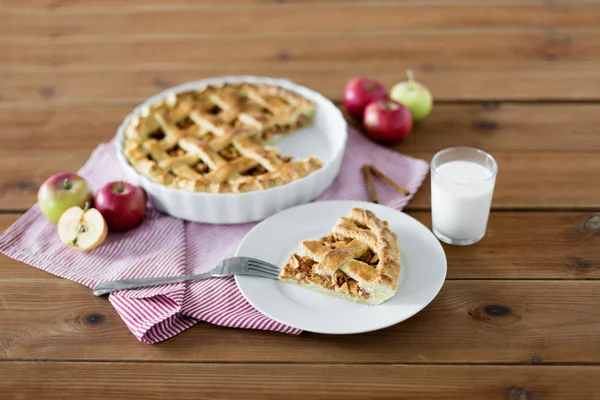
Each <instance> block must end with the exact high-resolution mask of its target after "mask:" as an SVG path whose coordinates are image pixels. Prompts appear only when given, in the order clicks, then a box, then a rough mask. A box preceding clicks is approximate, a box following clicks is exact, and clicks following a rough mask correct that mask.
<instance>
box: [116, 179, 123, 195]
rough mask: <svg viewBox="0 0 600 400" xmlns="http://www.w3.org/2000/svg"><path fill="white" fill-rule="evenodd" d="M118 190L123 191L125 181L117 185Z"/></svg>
mask: <svg viewBox="0 0 600 400" xmlns="http://www.w3.org/2000/svg"><path fill="white" fill-rule="evenodd" d="M117 192H119V193H123V181H119V183H118V186H117Z"/></svg>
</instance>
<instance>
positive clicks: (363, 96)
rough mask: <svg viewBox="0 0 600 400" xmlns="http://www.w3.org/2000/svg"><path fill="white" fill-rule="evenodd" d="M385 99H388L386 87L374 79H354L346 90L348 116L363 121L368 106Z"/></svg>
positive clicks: (345, 102) (345, 100)
mask: <svg viewBox="0 0 600 400" xmlns="http://www.w3.org/2000/svg"><path fill="white" fill-rule="evenodd" d="M385 98H387V91H386V90H385V87H384V86H383V85H382V84H381V83H380V82H379V81H377V80H375V79H372V78H364V77H358V78H354V79H352V80H351V81H350V82H348V84H347V85H346V87H345V88H344V107H346V111H347V112H348V114H350V115H351V116H352V117H353V118H356V119H357V120H358V121H361V120H362V118H363V113H364V111H365V107H367V104H369V103H370V102H372V101H375V100H381V99H385Z"/></svg>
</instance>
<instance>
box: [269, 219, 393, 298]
mask: <svg viewBox="0 0 600 400" xmlns="http://www.w3.org/2000/svg"><path fill="white" fill-rule="evenodd" d="M301 246H302V248H303V250H304V253H305V255H303V256H302V255H299V254H292V255H291V256H290V259H289V261H288V263H287V265H286V266H285V267H284V268H283V270H282V271H281V274H280V275H279V279H281V280H282V281H284V282H287V283H295V284H298V285H301V286H305V287H308V288H310V289H314V290H317V291H319V292H323V293H326V294H330V295H333V296H336V297H341V298H344V299H346V300H352V301H355V302H358V303H363V304H372V305H376V304H381V303H383V302H384V301H386V300H388V299H389V298H391V297H392V296H393V295H394V294H395V293H396V290H397V289H398V277H399V276H400V249H399V248H398V238H397V236H396V234H395V233H394V232H392V231H391V230H390V228H389V226H388V223H387V221H382V220H380V219H379V218H377V216H376V215H375V214H374V213H373V212H371V211H368V210H363V209H361V208H354V209H352V211H351V212H350V214H349V215H348V217H341V218H340V219H339V221H338V222H337V224H336V225H335V226H334V227H333V228H332V230H331V234H330V235H328V236H325V237H322V238H321V239H318V240H304V241H302V242H301Z"/></svg>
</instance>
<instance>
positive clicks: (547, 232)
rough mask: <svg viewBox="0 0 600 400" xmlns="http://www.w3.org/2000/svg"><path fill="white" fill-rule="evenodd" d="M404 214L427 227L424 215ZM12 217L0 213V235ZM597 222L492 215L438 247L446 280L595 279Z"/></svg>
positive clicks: (14, 271) (12, 266) (14, 269)
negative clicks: (480, 228)
mask: <svg viewBox="0 0 600 400" xmlns="http://www.w3.org/2000/svg"><path fill="white" fill-rule="evenodd" d="M410 215H412V216H413V217H415V218H416V219H417V220H419V221H421V222H422V223H423V224H425V225H426V226H428V227H431V217H430V213H429V212H411V213H410ZM18 217H19V214H4V215H0V232H1V231H4V230H5V229H7V228H8V227H9V226H10V224H12V223H13V222H14V221H16V219H17V218H18ZM599 218H600V214H598V213H591V212H553V213H540V212H532V213H530V212H494V213H492V215H491V217H490V221H489V224H488V233H487V236H486V238H485V239H484V240H483V241H481V242H480V243H479V244H477V246H472V247H457V246H447V245H444V250H445V251H446V257H447V259H448V279H599V278H600V226H598V219H599ZM401 247H402V246H401ZM403 250H404V251H407V250H406V249H403ZM0 270H2V276H1V277H0V280H4V281H7V282H16V281H19V282H20V281H23V280H28V279H33V280H40V279H54V278H53V277H52V276H50V275H47V274H45V273H44V272H40V271H38V270H36V269H35V268H28V267H26V266H24V265H23V264H21V263H20V262H18V261H14V260H12V259H10V258H8V257H4V256H0Z"/></svg>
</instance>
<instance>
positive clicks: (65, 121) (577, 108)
mask: <svg viewBox="0 0 600 400" xmlns="http://www.w3.org/2000/svg"><path fill="white" fill-rule="evenodd" d="M0 90H1V89H0ZM132 109H133V105H131V106H130V105H123V106H102V107H100V106H79V107H77V108H76V110H74V109H71V108H69V107H58V106H57V107H42V108H39V109H36V110H35V111H34V112H32V110H31V109H27V108H23V109H21V108H17V109H7V108H0V130H1V132H2V134H0V136H2V150H4V151H10V152H13V151H21V150H22V149H23V147H24V144H25V147H26V148H28V149H30V150H32V149H52V150H65V151H67V152H69V151H71V150H91V149H93V148H94V147H95V146H96V145H97V144H98V143H102V142H106V141H108V140H110V138H111V137H112V136H113V135H114V133H115V132H116V129H117V127H118V126H119V124H120V123H121V121H122V119H123V118H124V117H125V116H126V115H127V114H128V113H129V112H130V111H131V110H132ZM599 113H600V105H597V104H545V105H540V104H510V103H491V104H490V103H484V104H459V105H447V104H438V105H436V106H435V109H434V111H433V113H432V114H431V116H430V117H429V118H428V119H427V120H426V121H424V122H422V123H420V124H418V125H416V126H415V128H414V131H413V132H412V133H411V134H410V135H409V136H408V138H406V139H405V140H404V142H403V143H402V144H401V145H398V146H397V147H396V148H397V150H398V151H400V152H403V153H409V154H410V153H416V152H435V151H438V150H439V149H442V148H446V147H452V146H471V147H478V148H484V149H486V150H488V151H490V152H495V151H550V152H552V151H558V152H562V151H582V150H584V151H599V150H600V140H599V139H598V138H599V137H600V127H599V126H598V124H597V116H598V114H599ZM57 138H60V140H58V139H57Z"/></svg>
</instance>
